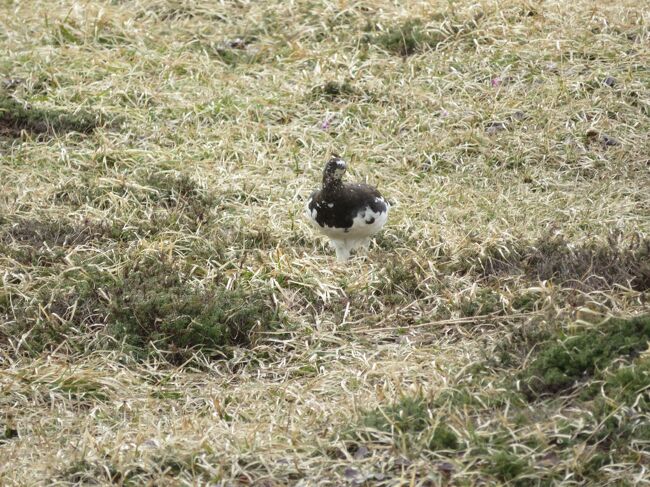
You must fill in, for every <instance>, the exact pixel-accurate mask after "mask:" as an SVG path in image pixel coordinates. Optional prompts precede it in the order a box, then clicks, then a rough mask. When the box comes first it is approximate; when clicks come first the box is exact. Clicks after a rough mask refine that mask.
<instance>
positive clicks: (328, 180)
mask: <svg viewBox="0 0 650 487" xmlns="http://www.w3.org/2000/svg"><path fill="white" fill-rule="evenodd" d="M342 189H343V181H342V180H341V178H335V177H332V176H329V175H325V176H323V193H325V194H336V193H338V192H339V191H341V190H342Z"/></svg>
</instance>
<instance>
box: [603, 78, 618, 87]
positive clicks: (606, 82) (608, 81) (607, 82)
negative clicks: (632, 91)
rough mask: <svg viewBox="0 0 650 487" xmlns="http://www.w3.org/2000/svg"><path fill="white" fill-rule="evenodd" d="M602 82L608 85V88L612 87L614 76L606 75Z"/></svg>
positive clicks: (614, 84)
mask: <svg viewBox="0 0 650 487" xmlns="http://www.w3.org/2000/svg"><path fill="white" fill-rule="evenodd" d="M603 84H604V85H606V86H609V87H610V88H614V86H616V78H613V77H612V76H608V77H607V78H605V79H604V80H603Z"/></svg>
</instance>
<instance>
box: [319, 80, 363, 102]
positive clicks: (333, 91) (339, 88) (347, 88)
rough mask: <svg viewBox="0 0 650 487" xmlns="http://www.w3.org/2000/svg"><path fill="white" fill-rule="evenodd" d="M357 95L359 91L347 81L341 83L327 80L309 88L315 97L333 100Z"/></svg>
mask: <svg viewBox="0 0 650 487" xmlns="http://www.w3.org/2000/svg"><path fill="white" fill-rule="evenodd" d="M359 95H360V93H359V91H358V90H357V89H356V88H354V87H353V86H352V85H351V84H350V83H348V82H347V81H344V82H342V83H339V82H337V81H328V82H327V83H325V84H323V85H319V86H316V87H314V88H313V89H312V90H311V96H312V97H313V98H315V99H318V98H326V99H330V100H335V99H341V98H353V97H356V96H359Z"/></svg>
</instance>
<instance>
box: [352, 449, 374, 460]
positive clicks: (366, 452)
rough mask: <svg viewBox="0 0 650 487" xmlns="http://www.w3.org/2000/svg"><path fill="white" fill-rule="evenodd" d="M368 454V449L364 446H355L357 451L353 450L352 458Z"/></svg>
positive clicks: (359, 457)
mask: <svg viewBox="0 0 650 487" xmlns="http://www.w3.org/2000/svg"><path fill="white" fill-rule="evenodd" d="M369 454H370V450H368V448H366V447H365V446H363V445H362V446H360V447H359V448H357V451H355V452H354V458H355V459H357V460H359V459H362V458H366V457H367V456H368V455H369Z"/></svg>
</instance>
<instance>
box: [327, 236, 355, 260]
mask: <svg viewBox="0 0 650 487" xmlns="http://www.w3.org/2000/svg"><path fill="white" fill-rule="evenodd" d="M330 243H331V244H332V247H334V250H336V260H338V261H339V262H345V261H346V260H348V259H349V258H350V250H349V249H348V247H347V245H346V242H345V240H331V241H330Z"/></svg>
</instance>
